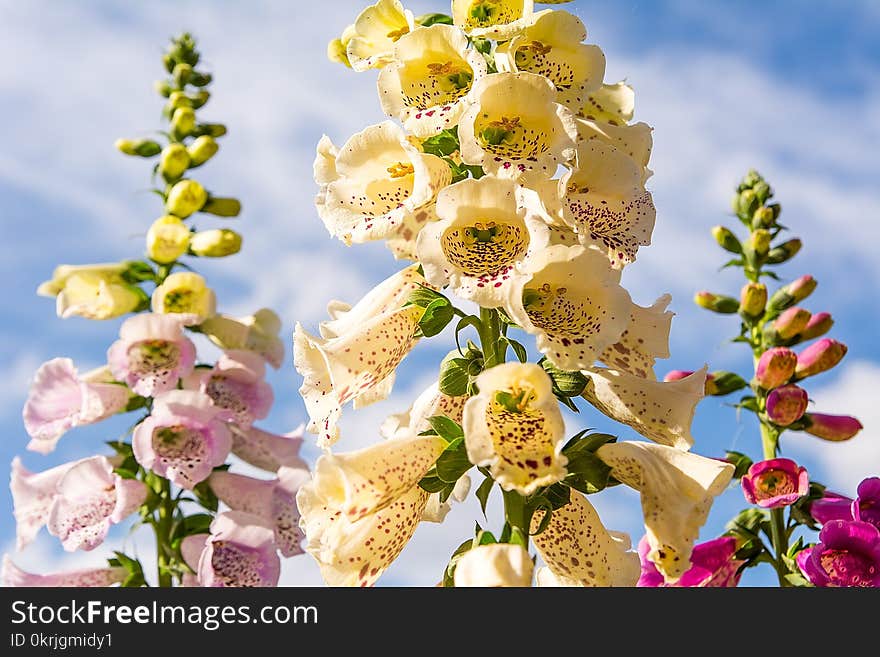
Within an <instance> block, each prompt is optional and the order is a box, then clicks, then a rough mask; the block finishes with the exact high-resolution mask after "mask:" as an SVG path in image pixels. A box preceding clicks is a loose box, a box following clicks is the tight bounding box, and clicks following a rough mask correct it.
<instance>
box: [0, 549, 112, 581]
mask: <svg viewBox="0 0 880 657" xmlns="http://www.w3.org/2000/svg"><path fill="white" fill-rule="evenodd" d="M126 577H128V571H126V569H125V568H122V567H113V568H83V569H80V570H69V571H67V572H60V573H51V574H47V575H38V574H36V573H28V572H25V571H23V570H22V569H21V568H19V567H18V566H16V565H15V564H14V563H13V562H12V559H11V558H10V557H9V555H8V554H4V555H3V566H2V567H0V586H5V587H52V588H61V587H66V588H71V587H74V588H78V589H82V588H92V587H107V586H113V585H114V584H120V583H122V582H123V581H125V578H126Z"/></svg>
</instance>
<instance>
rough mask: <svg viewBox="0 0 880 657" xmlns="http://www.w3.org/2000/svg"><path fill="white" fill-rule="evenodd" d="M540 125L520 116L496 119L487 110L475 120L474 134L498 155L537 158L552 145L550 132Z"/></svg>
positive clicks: (488, 149)
mask: <svg viewBox="0 0 880 657" xmlns="http://www.w3.org/2000/svg"><path fill="white" fill-rule="evenodd" d="M539 127H540V126H539ZM539 127H535V126H533V125H531V124H529V123H528V121H524V120H523V118H522V117H519V116H503V115H502V116H501V117H496V118H492V116H491V115H490V114H488V113H483V114H481V115H480V117H479V118H477V120H476V122H475V123H474V133H475V134H476V135H477V138H478V140H479V141H480V145H481V146H482V147H483V149H484V150H486V151H488V152H489V153H492V154H493V155H495V156H497V157H502V158H511V159H521V160H537V158H538V156H539V155H541V154H542V153H544V152H545V151H547V148H548V147H547V134H546V132H545V131H544V130H541V129H538V128H539Z"/></svg>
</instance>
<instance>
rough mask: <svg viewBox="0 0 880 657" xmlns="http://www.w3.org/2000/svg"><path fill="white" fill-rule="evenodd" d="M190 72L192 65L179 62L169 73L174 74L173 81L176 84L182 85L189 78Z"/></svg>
mask: <svg viewBox="0 0 880 657" xmlns="http://www.w3.org/2000/svg"><path fill="white" fill-rule="evenodd" d="M192 72H193V67H192V66H190V65H189V64H187V63H186V62H180V63H179V64H177V65H176V66H175V67H174V70H173V71H172V72H171V75H173V76H174V82H175V83H176V84H177V86H178V87H183V86H184V85H185V84H186V83H187V82H189V78H190V76H191V75H192Z"/></svg>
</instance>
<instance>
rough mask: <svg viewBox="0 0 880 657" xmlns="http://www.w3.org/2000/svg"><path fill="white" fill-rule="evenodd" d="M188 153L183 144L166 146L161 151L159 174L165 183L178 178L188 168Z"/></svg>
mask: <svg viewBox="0 0 880 657" xmlns="http://www.w3.org/2000/svg"><path fill="white" fill-rule="evenodd" d="M189 163H190V159H189V153H188V152H187V150H186V148H185V147H184V145H183V144H168V145H167V146H166V147H165V148H163V149H162V157H161V158H160V159H159V173H161V174H162V177H163V178H164V179H165V180H166V182H173V181H175V180H177V179H178V178H180V177H181V176H182V175H183V174H184V173H185V172H186V170H187V169H188V168H189Z"/></svg>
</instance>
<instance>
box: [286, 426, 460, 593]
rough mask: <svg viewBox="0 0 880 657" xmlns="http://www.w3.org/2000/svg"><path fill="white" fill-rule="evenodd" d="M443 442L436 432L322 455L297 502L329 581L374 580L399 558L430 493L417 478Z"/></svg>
mask: <svg viewBox="0 0 880 657" xmlns="http://www.w3.org/2000/svg"><path fill="white" fill-rule="evenodd" d="M444 447H445V441H444V440H443V439H442V438H440V437H438V436H410V437H407V438H404V437H401V438H394V439H391V440H387V441H384V442H381V443H378V444H376V445H372V446H370V447H367V448H364V449H361V450H358V451H355V452H349V453H346V454H324V455H322V456H320V457H319V458H318V460H317V462H316V463H315V474H314V479H313V480H312V481H311V482H310V483H308V484H306V485H304V486H302V487H301V488H300V489H299V493H298V494H297V497H296V501H297V506H298V507H299V510H300V514H301V515H302V518H301V520H300V526H301V527H302V529H303V531H304V532H305V535H306V538H307V544H306V551H307V552H308V553H309V554H311V555H312V556H313V557H314V558H315V560H316V561H317V562H318V566H319V567H320V569H321V574H322V576H323V577H324V581H325V582H326V583H327V584H329V585H331V586H372V585H373V584H374V583H375V581H376V580H377V579H378V578H379V576H380V575H381V574H382V573H383V572H384V571H385V569H386V568H388V566H389V565H390V564H391V563H392V562H393V561H394V559H396V558H397V555H398V554H400V551H401V550H403V548H404V546H405V545H406V543H407V541H409V539H410V538H411V537H412V535H413V532H415V529H416V527H417V526H418V523H419V520H420V519H421V517H422V513H423V512H424V509H425V505H426V503H427V500H428V493H427V492H426V491H424V490H423V489H422V488H420V487H419V485H418V482H419V480H421V478H422V477H424V475H425V473H427V471H428V470H429V469H430V468H431V466H432V465H433V464H434V462H435V461H436V460H437V457H438V456H439V455H440V454H441V453H442V451H443V449H444Z"/></svg>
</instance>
